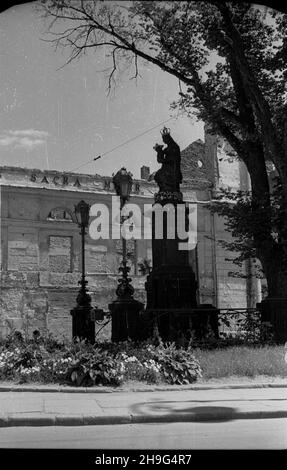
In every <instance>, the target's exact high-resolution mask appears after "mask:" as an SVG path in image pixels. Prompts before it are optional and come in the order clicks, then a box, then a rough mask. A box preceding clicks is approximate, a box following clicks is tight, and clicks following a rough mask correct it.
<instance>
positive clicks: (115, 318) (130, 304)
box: [109, 168, 144, 341]
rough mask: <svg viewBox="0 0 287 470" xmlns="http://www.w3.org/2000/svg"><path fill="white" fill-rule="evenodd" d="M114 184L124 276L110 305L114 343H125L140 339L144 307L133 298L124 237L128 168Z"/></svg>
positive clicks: (129, 178)
mask: <svg viewBox="0 0 287 470" xmlns="http://www.w3.org/2000/svg"><path fill="white" fill-rule="evenodd" d="M113 184H114V187H115V191H116V194H117V195H118V196H120V208H121V215H120V232H121V239H122V250H123V258H122V263H121V264H122V265H121V266H120V267H119V271H120V272H121V273H122V276H121V278H120V279H118V287H117V289H116V294H117V300H114V301H113V302H112V303H110V304H109V309H110V311H111V314H112V341H124V340H126V339H128V338H131V339H139V333H138V328H139V312H140V311H141V310H142V309H143V306H144V305H143V304H142V303H141V302H138V301H137V300H135V299H134V298H133V294H134V288H133V286H132V285H131V278H130V277H129V276H128V274H129V272H130V269H131V268H130V267H129V266H127V246H126V239H125V237H124V236H123V235H122V226H123V224H124V222H125V221H126V220H127V219H128V218H129V216H125V215H122V209H123V207H124V205H125V203H126V202H127V201H128V200H129V198H130V194H131V190H132V184H133V179H132V174H131V173H130V172H128V171H127V170H126V168H121V169H120V170H119V171H118V172H117V173H116V174H115V175H114V177H113Z"/></svg>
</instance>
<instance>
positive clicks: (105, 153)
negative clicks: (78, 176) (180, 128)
mask: <svg viewBox="0 0 287 470" xmlns="http://www.w3.org/2000/svg"><path fill="white" fill-rule="evenodd" d="M182 114H184V113H180V114H178V115H177V116H172V117H170V118H169V119H166V120H165V121H162V122H159V123H158V124H156V125H155V126H153V127H150V128H149V129H147V130H146V131H144V132H141V133H140V134H137V135H136V136H134V137H132V138H131V139H128V140H125V141H124V142H122V143H121V144H119V145H117V146H116V147H113V148H112V149H110V150H108V151H107V152H104V153H102V154H101V155H98V156H97V157H94V158H92V159H91V160H88V161H87V162H85V163H82V164H81V165H79V166H78V167H77V168H73V169H72V170H71V171H72V172H73V171H77V170H78V169H79V168H82V167H83V166H86V165H88V164H89V163H92V162H94V161H95V160H98V159H99V158H102V157H104V156H105V155H108V154H109V153H112V152H114V151H115V150H117V149H119V148H121V147H123V146H124V145H127V144H129V143H130V142H133V141H134V140H136V139H138V138H139V137H142V136H143V135H145V134H148V133H149V132H151V131H153V130H154V129H156V128H157V127H159V126H162V125H163V124H166V123H167V122H169V121H172V120H173V119H177V118H178V117H179V116H181V115H182Z"/></svg>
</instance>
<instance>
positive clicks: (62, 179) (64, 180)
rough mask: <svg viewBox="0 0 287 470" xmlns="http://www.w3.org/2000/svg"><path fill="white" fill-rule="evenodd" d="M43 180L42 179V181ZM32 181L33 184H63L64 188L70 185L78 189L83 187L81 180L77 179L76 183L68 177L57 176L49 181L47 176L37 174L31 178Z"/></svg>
mask: <svg viewBox="0 0 287 470" xmlns="http://www.w3.org/2000/svg"><path fill="white" fill-rule="evenodd" d="M41 178H42V179H41ZM30 181H32V182H33V183H37V182H40V183H45V184H50V183H53V184H54V185H55V186H57V185H59V184H61V185H62V186H67V185H68V184H69V183H70V184H73V186H77V187H78V188H79V187H80V186H81V182H80V180H79V178H78V177H77V178H76V179H75V181H73V180H70V179H69V177H68V176H67V175H56V176H54V177H53V178H51V179H49V177H47V176H45V175H44V176H43V177H42V176H38V175H37V174H36V173H32V174H31V176H30Z"/></svg>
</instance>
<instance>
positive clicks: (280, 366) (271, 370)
mask: <svg viewBox="0 0 287 470" xmlns="http://www.w3.org/2000/svg"><path fill="white" fill-rule="evenodd" d="M285 352H286V351H285V350H284V346H261V347H251V346H232V347H228V348H226V349H214V350H203V349H195V350H194V356H195V358H196V359H197V360H198V361H199V364H200V366H201V368H202V374H203V379H213V378H216V379H219V378H227V377H233V376H239V377H256V376H260V375H262V376H269V377H282V378H287V363H286V362H285V360H284V355H285Z"/></svg>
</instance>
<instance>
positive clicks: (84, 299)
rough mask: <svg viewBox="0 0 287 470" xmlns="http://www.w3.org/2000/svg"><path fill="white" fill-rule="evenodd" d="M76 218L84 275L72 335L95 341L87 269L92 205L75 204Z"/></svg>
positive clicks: (73, 314)
mask: <svg viewBox="0 0 287 470" xmlns="http://www.w3.org/2000/svg"><path fill="white" fill-rule="evenodd" d="M74 213H75V219H76V222H77V224H78V226H79V227H80V229H81V231H80V234H81V245H82V250H81V251H82V253H81V254H82V276H81V279H80V281H79V282H78V283H79V284H80V286H81V287H80V290H79V293H78V296H77V306H76V307H75V308H74V309H73V310H71V315H72V317H73V326H72V336H73V338H75V337H78V338H80V339H86V340H87V341H89V342H91V343H93V342H94V341H95V323H94V322H93V321H92V319H91V315H92V310H93V309H92V306H91V297H90V295H89V294H88V292H87V284H88V281H87V280H86V272H85V271H86V270H85V236H86V234H87V231H86V230H87V227H88V225H89V218H90V216H89V213H90V205H89V204H87V203H86V202H85V201H83V200H82V201H80V202H79V203H78V204H77V205H76V206H75V212H74Z"/></svg>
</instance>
